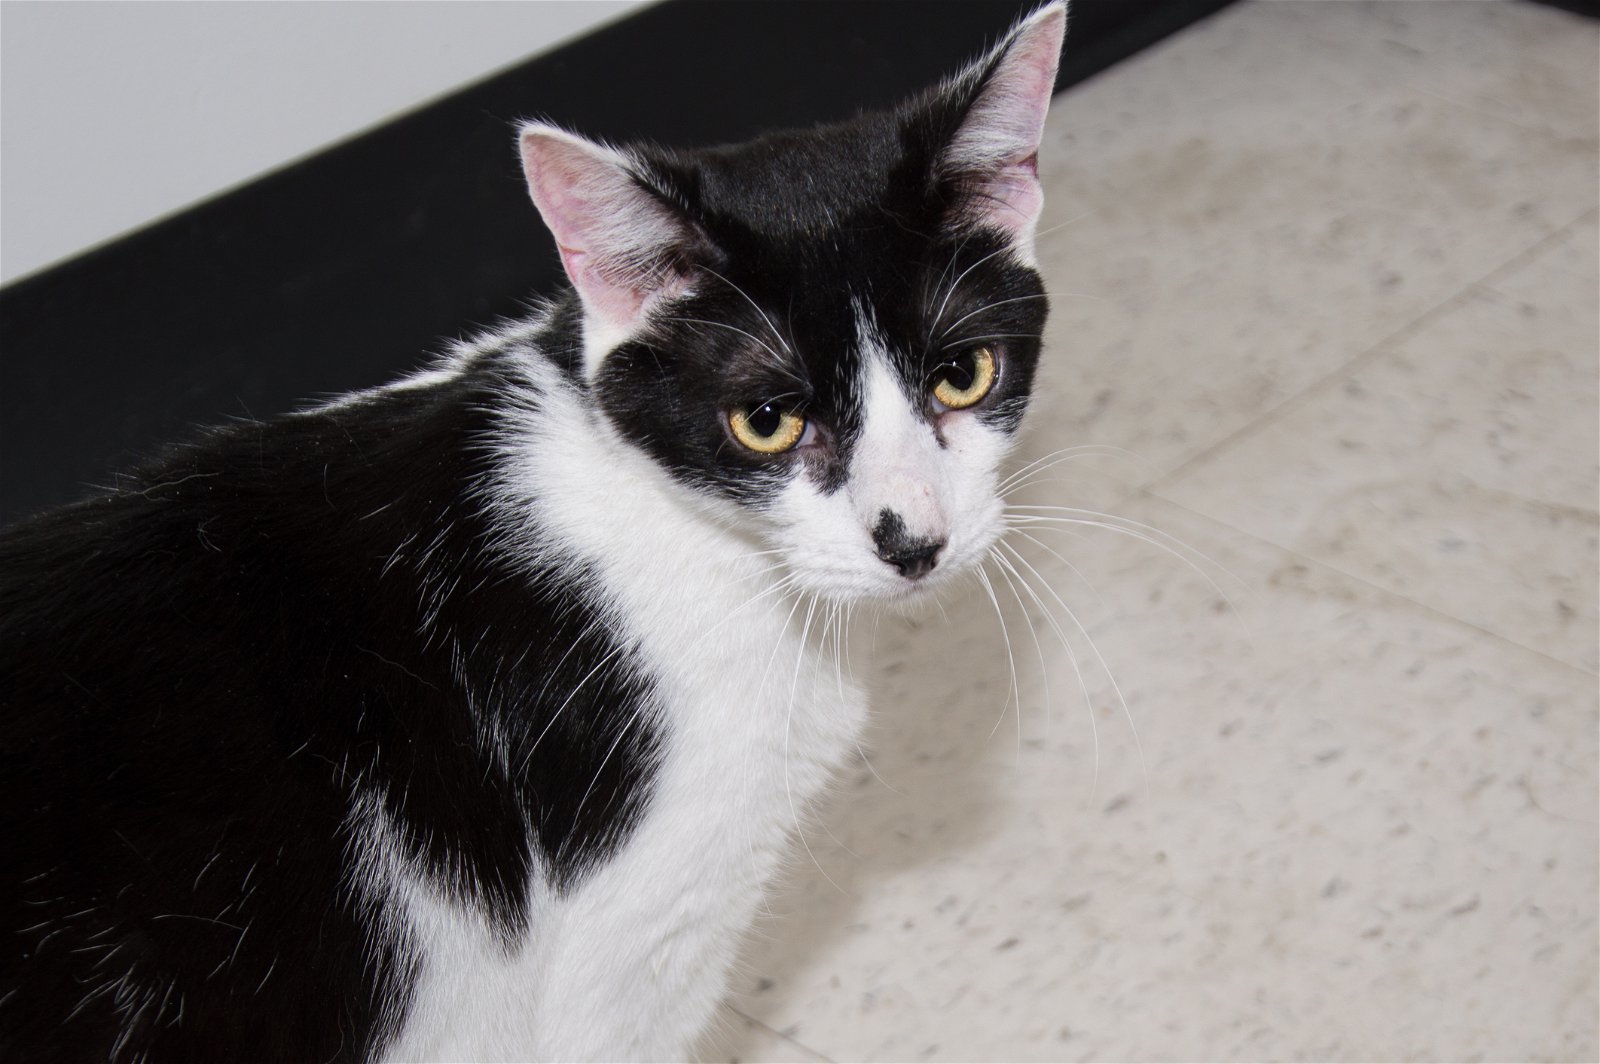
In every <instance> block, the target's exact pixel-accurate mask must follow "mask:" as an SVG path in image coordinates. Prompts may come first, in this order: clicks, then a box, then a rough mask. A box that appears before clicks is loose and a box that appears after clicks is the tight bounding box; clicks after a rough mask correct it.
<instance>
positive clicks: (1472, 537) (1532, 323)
mask: <svg viewBox="0 0 1600 1064" xmlns="http://www.w3.org/2000/svg"><path fill="white" fill-rule="evenodd" d="M1597 249H1600V230H1597V228H1596V220H1595V216H1594V215H1592V214H1591V215H1590V216H1589V217H1588V218H1586V219H1584V220H1583V221H1582V222H1581V223H1579V224H1577V225H1575V226H1573V227H1572V228H1570V229H1569V230H1567V231H1566V232H1564V233H1563V234H1562V235H1561V236H1559V237H1557V238H1555V239H1553V240H1550V241H1548V242H1546V244H1545V245H1543V246H1541V247H1540V248H1538V249H1537V250H1536V251H1535V252H1533V253H1532V254H1531V255H1530V256H1528V257H1527V259H1526V260H1525V261H1522V262H1520V263H1518V264H1516V265H1515V266H1513V267H1511V268H1509V269H1507V270H1506V271H1505V272H1504V273H1503V274H1502V275H1499V276H1497V277H1495V278H1492V279H1491V280H1490V282H1489V284H1488V285H1487V286H1484V287H1480V288H1476V289H1474V290H1472V291H1470V292H1468V293H1466V294H1465V295H1464V296H1463V298H1462V299H1461V300H1460V302H1459V304H1458V305H1456V306H1453V307H1451V308H1449V309H1448V310H1446V311H1445V312H1443V313H1442V314H1440V315H1439V316H1438V317H1437V319H1436V320H1433V321H1430V322H1428V323H1426V324H1424V325H1423V326H1422V327H1421V328H1419V329H1418V330H1417V331H1415V332H1414V333H1412V334H1411V335H1409V336H1406V337H1404V338H1403V339H1401V340H1399V341H1397V342H1396V343H1395V344H1394V346H1393V347H1392V348H1390V349H1386V350H1383V351H1381V352H1379V353H1378V354H1377V355H1376V356H1375V357H1374V358H1372V359H1371V360H1369V361H1366V362H1363V363H1362V364H1360V365H1359V366H1357V367H1355V368H1354V369H1353V370H1352V371H1351V372H1350V373H1349V374H1347V375H1345V376H1343V377H1341V378H1339V379H1337V380H1333V381H1330V382H1328V384H1327V386H1326V387H1324V388H1321V389H1319V390H1318V391H1316V392H1315V393H1314V394H1311V395H1308V396H1306V397H1304V398H1303V399H1302V400H1300V401H1298V402H1297V403H1296V404H1295V405H1294V406H1293V407H1292V409H1288V410H1286V411H1284V412H1282V413H1281V415H1280V416H1278V417H1277V418H1275V419H1274V420H1273V421H1272V422H1270V423H1268V424H1265V425H1263V426H1262V427H1261V428H1259V429H1257V430H1255V431H1252V432H1250V433H1248V434H1246V435H1243V436H1241V437H1240V438H1238V439H1237V440H1236V441H1234V442H1233V443H1232V444H1231V445H1229V446H1227V447H1224V448H1222V449H1220V450H1219V451H1217V452H1216V453H1214V454H1212V455H1210V456H1208V457H1207V458H1205V459H1204V460H1203V461H1201V462H1199V463H1197V464H1196V465H1194V466H1193V467H1191V468H1187V469H1184V470H1182V471H1180V473H1179V474H1178V475H1177V477H1176V478H1174V479H1173V480H1171V481H1167V482H1162V483H1161V484H1159V485H1158V489H1157V490H1158V491H1159V492H1160V493H1161V494H1162V495H1164V496H1167V497H1169V498H1172V499H1174V500H1176V501H1178V502H1180V503H1182V504H1184V505H1186V506H1189V507H1191V508H1193V509H1196V510H1200V511H1202V512H1204V513H1207V514H1209V515H1211V516H1213V517H1216V518H1218V519H1220V520H1224V521H1226V522H1228V523H1230V524H1233V525H1236V526H1237V527H1239V528H1243V529H1248V530H1250V531H1252V532H1255V533H1257V534H1259V535H1262V536H1264V537H1266V538H1267V539H1270V540H1272V541H1273V542H1275V543H1279V544H1281V545H1283V546H1285V547H1289V548H1291V549H1293V550H1296V551H1299V552H1301V553H1304V554H1307V555H1310V556H1311V557H1314V558H1318V559H1320V560H1323V561H1325V562H1327V563H1328V564H1329V565H1332V566H1334V567H1336V568H1339V569H1342V570H1344V571H1346V572H1350V573H1353V574H1356V575H1359V576H1361V577H1363V578H1365V579H1368V580H1372V581H1374V582H1375V583H1378V584H1380V585H1382V586H1384V587H1386V588H1389V589H1391V590H1394V591H1396V592H1398V593H1400V594H1404V595H1407V596H1409V597H1411V598H1414V599H1416V600H1417V601H1419V602H1423V603H1426V604H1428V605H1431V606H1434V607H1435V608H1437V609H1440V610H1442V611H1444V612H1446V613H1449V614H1451V615H1452V616H1456V617H1460V618H1462V619H1464V620H1467V621H1470V622H1472V623H1473V624H1476V625H1479V626H1480V627H1482V628H1484V629H1486V630H1488V631H1492V632H1495V633H1497V634H1500V635H1503V636H1505V637H1506V638H1508V639H1511V640H1514V641H1516V642H1518V643H1521V644H1522V645H1524V646H1527V647H1530V648H1533V649H1536V650H1539V651H1542V652H1544V653H1547V654H1551V655H1553V656H1555V657H1558V658H1560V659H1561V660H1563V661H1567V662H1570V663H1572V664H1574V665H1578V666H1581V667H1582V668H1585V669H1588V670H1590V671H1594V670H1596V669H1597V668H1600V661H1597V656H1596V655H1597V650H1596V646H1597V640H1600V627H1597V622H1596V603H1595V587H1596V582H1597V573H1596V546H1597V514H1596V484H1597V483H1600V462H1597V449H1600V389H1597V375H1596V352H1597V351H1600V308H1597V305H1596V300H1597V296H1596V292H1597V287H1596V265H1595V262H1596V259H1597V258H1600V250H1597Z"/></svg>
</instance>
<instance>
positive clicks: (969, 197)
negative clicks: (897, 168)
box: [939, 0, 1067, 259]
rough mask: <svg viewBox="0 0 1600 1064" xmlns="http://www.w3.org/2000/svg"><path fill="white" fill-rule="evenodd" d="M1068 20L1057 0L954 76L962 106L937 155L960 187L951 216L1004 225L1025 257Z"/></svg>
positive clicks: (1039, 202)
mask: <svg viewBox="0 0 1600 1064" xmlns="http://www.w3.org/2000/svg"><path fill="white" fill-rule="evenodd" d="M1066 26H1067V5H1066V2H1065V0H1057V2H1056V3H1052V4H1050V5H1048V6H1046V7H1043V8H1040V9H1039V10H1038V11H1036V12H1034V14H1032V15H1031V16H1029V17H1028V18H1027V19H1025V20H1024V21H1022V22H1021V23H1019V24H1018V25H1017V27H1016V28H1015V29H1013V30H1012V31H1011V33H1010V35H1009V36H1008V37H1007V38H1006V39H1005V41H1003V42H1002V43H1001V44H1000V46H999V47H997V48H996V49H995V50H994V51H993V52H991V53H990V54H989V55H988V56H987V57H985V58H984V59H982V60H980V61H979V62H978V63H976V64H974V65H973V66H972V67H971V68H970V69H969V70H968V71H967V73H966V74H965V75H964V76H963V77H962V78H961V79H960V80H959V81H958V82H957V85H958V86H959V87H960V88H962V89H964V90H965V92H966V94H967V100H966V111H965V114H964V115H963V117H962V119H961V124H960V125H959V126H958V127H957V129H956V131H955V135H954V136H953V137H951V138H950V140H949V142H948V143H947V144H946V146H945V149H944V153H943V154H942V156H941V157H940V160H939V171H940V176H941V177H944V178H946V179H948V180H951V181H953V182H954V183H955V185H956V187H957V188H958V189H959V190H960V193H959V195H960V202H959V206H958V209H957V218H956V219H955V220H956V221H957V223H958V224H962V225H977V226H983V227H987V228H995V229H1000V230H1002V231H1003V232H1005V233H1007V234H1008V235H1009V236H1011V238H1012V239H1013V240H1014V241H1015V242H1016V244H1017V246H1018V250H1019V251H1020V252H1022V253H1023V255H1024V257H1026V258H1028V259H1031V258H1032V257H1033V233H1034V227H1035V226H1036V225H1037V223H1038V221H1039V212H1040V210H1041V209H1042V208H1043V206H1044V189H1043V188H1042V187H1041V185H1040V184H1039V165H1038V160H1039V141H1040V139H1041V138H1042V137H1043V136H1044V120H1045V114H1046V112H1047V111H1048V110H1049V108H1050V96H1051V93H1052V92H1054V90H1055V81H1056V67H1057V65H1058V64H1059V63H1060V61H1061V43H1062V39H1063V38H1064V37H1065V35H1066Z"/></svg>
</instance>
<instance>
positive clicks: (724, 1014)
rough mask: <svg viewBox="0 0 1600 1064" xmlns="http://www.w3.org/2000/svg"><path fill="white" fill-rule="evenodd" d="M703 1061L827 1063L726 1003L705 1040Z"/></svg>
mask: <svg viewBox="0 0 1600 1064" xmlns="http://www.w3.org/2000/svg"><path fill="white" fill-rule="evenodd" d="M704 1043H705V1050H704V1052H703V1053H702V1054H701V1055H700V1059H702V1060H722V1061H728V1062H729V1064H828V1058H827V1057H824V1056H822V1055H820V1054H818V1053H817V1052H816V1051H815V1050H812V1049H810V1048H808V1047H806V1046H804V1045H801V1044H800V1043H798V1042H796V1041H794V1040H793V1039H792V1038H786V1037H785V1036H784V1035H783V1034H781V1033H779V1032H777V1031H774V1030H772V1029H771V1028H770V1027H767V1026H766V1025H765V1024H762V1023H759V1022H757V1021H755V1020H753V1019H751V1018H750V1017H749V1016H747V1015H745V1014H743V1013H741V1012H739V1011H737V1010H736V1009H734V1008H733V1007H731V1006H728V1005H724V1006H723V1007H722V1009H721V1010H720V1012H719V1013H718V1015H717V1018H716V1023H715V1029H714V1030H713V1031H712V1032H711V1033H710V1034H709V1035H707V1036H706V1038H705V1039H704Z"/></svg>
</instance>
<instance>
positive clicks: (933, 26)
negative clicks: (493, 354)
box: [0, 0, 1230, 521]
mask: <svg viewBox="0 0 1600 1064" xmlns="http://www.w3.org/2000/svg"><path fill="white" fill-rule="evenodd" d="M1228 2H1230V0H1074V2H1073V6H1072V17H1071V20H1070V26H1069V30H1068V37H1067V48H1066V56H1065V59H1064V62H1063V67H1062V71H1061V78H1060V81H1059V82H1058V85H1057V88H1058V89H1061V88H1065V87H1067V86H1070V85H1072V84H1075V83H1076V82H1078V81H1081V80H1083V79H1084V78H1087V77H1089V76H1091V75H1093V74H1095V73H1097V72H1099V71H1101V70H1103V69H1105V68H1106V67H1108V66H1110V65H1112V64H1113V63H1115V62H1117V61H1118V60H1120V59H1122V58H1124V57H1125V56H1127V55H1130V54H1132V53H1133V52H1135V51H1138V50H1139V49H1140V48H1143V47H1145V46H1146V45H1148V44H1150V43H1153V42H1154V41H1156V40H1159V39H1161V38H1162V37H1164V36H1166V35H1167V34H1169V33H1171V32H1173V31H1175V30H1177V29H1180V28H1182V27H1183V26H1186V25H1188V24H1189V23H1191V22H1193V21H1195V20H1197V19H1199V18H1201V17H1203V16H1205V15H1208V14H1210V13H1211V12H1213V11H1215V10H1217V9H1219V8H1221V7H1223V6H1226V4H1227V3H1228ZM1034 6H1036V5H1035V3H1034V2H1033V0H926V2H916V3H912V2H908V0H891V2H885V0H847V2H838V0H834V2H829V0H806V2H787V3H778V2H752V0H670V2H668V3H663V4H661V5H658V6H655V7H650V8H646V9H645V10H643V11H640V12H638V13H637V14H635V15H633V16H631V17H629V18H627V19H625V20H623V21H621V22H619V23H616V24H613V25H611V26H608V27H606V28H604V29H602V30H600V31H598V32H596V33H593V34H591V35H589V36H587V37H584V38H582V39H580V40H578V41H576V42H573V43H571V44H568V45H566V46H564V47H562V48H560V49H558V50H556V51H554V52H550V53H547V54H545V55H542V56H539V57H538V58H536V59H533V60H530V61H529V62H527V63H524V64H522V65H521V66H518V67H517V68H515V69H512V70H510V71H507V72H505V73H502V74H500V75H497V76H496V77H494V78H492V79H490V80H487V81H484V82H482V83H480V84H477V85H475V86H472V87H470V88H467V89H465V90H462V91H460V92H458V93H455V94H453V95H451V96H450V97H448V98H446V99H442V100H439V101H437V102H435V103H433V104H430V105H429V106H427V107H426V108H423V109H422V110H419V111H416V112H414V113H411V114H409V115H407V116H405V117H402V118H399V119H397V120H395V121H393V122H390V123H388V124H386V125H384V126H383V127H381V128H379V129H377V130H374V131H372V132H369V133H366V134H364V135H362V136H360V137H358V138H355V139H353V140H350V141H348V142H345V143H343V144H340V145H338V146H336V147H334V148H331V149H329V150H327V151H324V152H322V153H320V154H318V155H316V156H314V157H312V158H309V159H307V160H304V161H302V162H299V163H297V164H295V165H293V166H291V167H288V168H287V169H284V170H281V171H279V172H277V173H274V174H271V175H269V176H267V177H264V178H261V179H260V180H257V181H255V182H252V183H251V184H249V185H248V186H245V187H243V188H240V189H238V190H236V191H233V192H230V193H228V194H227V195H224V196H221V197H218V198H216V199H213V200H211V201H209V202H206V203H203V204H201V205H199V206H196V207H194V208H192V209H190V210H186V211H184V212H183V213H182V214H180V215H178V216H176V217H173V218H170V219H168V220H165V221H163V222H161V223H159V224H157V225H154V226H151V227H150V228H148V229H144V230H142V231H140V232H137V233H135V234H133V235H131V236H128V237H126V238H124V239H121V240H118V241H117V242H115V243H113V244H110V245H107V246H105V247H102V248H99V249H97V250H95V251H93V252H91V253H89V254H86V255H83V256H81V257H79V258H77V259H74V260H71V261H69V262H67V263H64V264H62V265H60V266H57V267H55V268H53V269H50V270H47V271H45V272H42V273H39V274H36V275H33V276H31V277H28V278H25V279H23V280H20V281H18V282H17V283H15V284H12V285H10V286H7V287H6V288H4V289H0V521H10V520H14V519H16V518H18V517H21V516H23V515H26V514H28V513H31V512H34V511H36V510H38V509H41V508H43V507H46V506H49V505H52V504H55V503H59V502H63V501H66V500H69V499H71V498H75V497H77V496H79V495H81V494H82V493H83V492H84V490H85V485H88V484H95V483H105V482H107V481H108V479H109V474H110V472H111V471H112V470H113V469H115V468H117V467H119V466H123V465H126V464H127V463H128V462H129V461H131V460H133V459H134V458H136V457H137V456H138V455H139V454H141V453H146V452H148V451H149V450H151V449H152V448H154V447H155V446H157V445H159V444H160V443H161V442H162V441H163V440H165V439H169V438H173V437H176V436H179V435H182V434H183V433H184V432H185V431H186V430H187V428H188V427H189V426H190V425H192V424H195V423H205V422H216V421H218V420H222V419H225V418H227V417H230V416H264V415H267V414H272V413H278V412H281V411H285V410H289V409H292V408H293V407H294V406H296V405H297V404H298V403H299V402H301V401H304V400H306V399H309V398H314V397H316V396H318V395H325V394H330V393H336V392H340V391H345V390H348V389H351V388H358V387H365V386H370V385H374V384H378V383H381V382H383V381H385V380H387V379H390V378H392V377H393V376H395V375H396V374H398V373H401V372H403V371H405V370H406V369H408V368H410V367H412V366H414V365H416V364H417V363H418V362H419V361H420V360H421V358H422V357H423V355H424V354H425V353H426V352H428V351H430V350H437V349H438V347H439V346H440V343H441V338H443V339H444V340H448V339H449V338H451V337H454V336H459V335H464V334H466V333H469V332H471V331H472V330H473V329H474V328H475V327H477V326H480V325H486V324H490V323H492V322H493V321H495V320H496V319H497V318H500V317H503V316H511V315H515V314H517V313H518V312H519V308H520V306H521V305H522V301H523V300H525V298H526V297H527V296H528V295H529V294H531V293H536V292H540V291H544V290H548V289H549V288H550V287H551V286H553V285H554V284H556V283H557V281H558V278H559V265H558V263H557V260H556V257H555V254H554V248H553V246H552V245H551V244H550V242H549V240H548V238H547V237H546V236H545V235H544V232H543V229H542V227H541V226H540V224H539V221H538V218H537V216H536V215H535V213H534V211H533V208H532V206H531V205H530V204H529V203H528V201H527V199H526V194H525V192H524V188H523V184H522V180H521V177H520V175H519V173H518V170H517V162H516V159H515V155H514V152H513V148H512V145H513V138H512V129H513V124H514V122H515V120H516V119H518V118H521V117H531V116H539V117H546V118H550V119H553V120H555V121H557V122H560V123H562V124H563V125H567V126H570V127H572V128H574V129H577V130H580V131H582V132H584V133H587V134H591V135H595V136H600V137H605V138H610V139H615V140H628V139H632V138H645V139H652V140H657V141H661V142H663V143H669V144H686V145H692V144H708V143H718V142H726V141H730V140H736V139H740V138H743V137H745V136H748V135H751V134H753V133H756V132H758V131H760V130H763V129H769V128H773V127H777V126H784V125H804V124H809V123H813V122H816V121H819V120H826V119H830V118H838V117H843V116H846V115H849V114H851V113H853V112H854V111H856V110H859V109H863V108H872V107H878V106H882V105H886V104H889V103H891V102H893V101H894V100H896V99H898V98H900V97H902V96H904V95H906V94H908V93H910V92H913V91H916V90H917V89H920V88H922V87H924V86H926V85H929V84H932V83H933V82H934V81H936V80H937V79H938V78H940V77H942V76H943V75H945V74H947V73H949V72H951V71H952V70H953V69H955V68H956V67H957V66H959V64H960V63H962V62H963V61H964V60H966V59H968V58H970V57H972V56H973V55H975V54H977V53H978V52H979V51H980V49H981V48H982V47H983V46H984V45H986V44H988V43H991V42H993V41H994V40H995V39H996V38H997V36H998V35H999V34H1000V33H1001V32H1002V31H1003V30H1004V29H1005V28H1006V27H1007V26H1008V25H1009V24H1010V23H1011V22H1012V21H1013V20H1014V19H1015V18H1016V17H1017V16H1018V15H1019V14H1021V13H1022V12H1024V11H1026V10H1028V9H1030V8H1032V7H1034ZM8 209H26V205H23V204H8Z"/></svg>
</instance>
